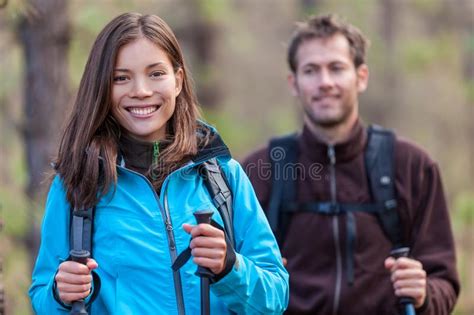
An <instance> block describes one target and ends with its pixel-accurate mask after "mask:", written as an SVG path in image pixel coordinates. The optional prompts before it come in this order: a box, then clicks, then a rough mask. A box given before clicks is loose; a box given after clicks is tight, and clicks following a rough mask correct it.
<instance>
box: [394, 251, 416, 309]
mask: <svg viewBox="0 0 474 315" xmlns="http://www.w3.org/2000/svg"><path fill="white" fill-rule="evenodd" d="M409 253H410V247H399V248H395V249H393V250H392V251H391V252H390V256H392V257H393V258H395V259H398V258H400V257H408V254H409ZM398 303H399V304H400V306H401V307H402V309H403V311H404V315H415V314H416V312H415V306H414V303H415V301H414V300H413V298H411V297H406V296H402V297H401V298H399V299H398Z"/></svg>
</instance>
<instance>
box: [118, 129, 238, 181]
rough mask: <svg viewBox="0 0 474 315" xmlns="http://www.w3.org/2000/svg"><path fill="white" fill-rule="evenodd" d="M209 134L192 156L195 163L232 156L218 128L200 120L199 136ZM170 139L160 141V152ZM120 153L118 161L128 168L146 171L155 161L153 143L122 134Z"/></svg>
mask: <svg viewBox="0 0 474 315" xmlns="http://www.w3.org/2000/svg"><path fill="white" fill-rule="evenodd" d="M206 134H209V141H208V142H207V144H206V145H204V146H201V147H199V149H198V153H197V154H196V155H195V156H194V157H192V161H193V162H194V163H201V162H204V161H207V160H209V159H212V158H215V157H227V158H231V157H232V156H231V154H230V151H229V148H228V147H227V146H226V144H225V143H224V141H223V140H222V138H221V136H220V135H219V134H218V133H217V131H216V129H214V128H213V127H212V126H209V125H207V124H205V123H203V122H199V127H198V131H197V136H198V137H205V136H206ZM169 143H170V142H169V141H166V140H164V141H160V144H159V148H160V152H161V151H163V150H164V149H165V148H166V146H167V145H168V144H169ZM119 147H120V154H119V157H118V158H117V163H118V164H119V165H122V166H124V164H126V166H127V168H130V169H132V170H135V171H138V172H140V173H146V171H147V170H148V169H149V167H150V165H151V164H152V162H153V143H152V142H146V141H141V140H138V139H135V138H132V137H131V136H129V135H126V134H122V136H121V137H120V139H119Z"/></svg>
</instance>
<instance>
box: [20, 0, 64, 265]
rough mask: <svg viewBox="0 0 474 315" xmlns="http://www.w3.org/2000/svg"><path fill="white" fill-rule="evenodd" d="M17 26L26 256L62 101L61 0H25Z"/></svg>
mask: <svg viewBox="0 0 474 315" xmlns="http://www.w3.org/2000/svg"><path fill="white" fill-rule="evenodd" d="M28 3H29V7H28V12H27V13H25V15H24V16H23V17H22V19H21V21H20V23H19V25H18V34H19V38H20V42H21V44H22V47H23V52H24V57H25V63H26V67H25V70H24V71H25V74H24V100H25V103H24V128H23V137H24V144H25V153H26V159H27V169H28V174H29V178H28V183H27V187H26V194H27V196H28V197H29V198H30V200H31V201H33V203H32V206H31V211H32V215H30V216H29V218H30V222H29V227H30V230H29V233H28V235H27V237H26V245H27V248H28V249H29V251H30V253H31V255H32V256H31V257H32V259H34V257H35V256H36V252H37V249H38V246H39V224H38V222H37V220H35V218H37V217H38V216H37V215H34V213H35V212H36V210H37V209H36V208H37V207H35V206H34V204H35V202H39V201H41V200H42V197H43V196H44V188H42V186H43V185H41V183H42V182H43V180H44V179H45V173H46V172H47V171H48V170H50V163H51V158H52V157H53V155H54V152H55V150H56V146H57V143H58V131H59V129H60V127H61V121H62V117H63V115H64V112H65V109H66V107H67V104H68V99H69V84H68V79H69V78H68V70H67V69H68V66H67V54H68V48H69V41H70V26H69V19H68V14H67V3H68V1H64V0H30V1H29V2H28Z"/></svg>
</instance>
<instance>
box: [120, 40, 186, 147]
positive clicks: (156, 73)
mask: <svg viewBox="0 0 474 315" xmlns="http://www.w3.org/2000/svg"><path fill="white" fill-rule="evenodd" d="M182 82H183V70H182V69H181V68H179V69H177V70H176V73H175V71H174V69H173V65H172V64H171V61H170V60H169V58H168V55H167V54H166V52H165V51H163V49H161V48H159V47H158V46H157V45H155V44H153V43H152V42H151V41H150V40H148V39H146V38H144V37H142V38H138V39H136V40H135V41H133V42H131V43H129V44H127V45H125V46H124V47H122V48H121V49H120V51H119V53H118V56H117V62H116V65H115V69H114V84H113V86H112V102H113V107H112V115H113V116H114V117H115V119H117V121H118V122H119V124H120V125H121V126H122V127H123V128H124V129H125V130H127V131H128V132H129V133H131V134H133V135H135V136H136V137H138V138H140V139H141V140H145V141H151V142H154V141H159V140H163V139H164V138H165V134H166V122H167V121H168V120H169V119H170V118H171V116H172V115H173V113H174V109H175V106H176V97H177V96H178V95H179V93H180V92H181V87H182Z"/></svg>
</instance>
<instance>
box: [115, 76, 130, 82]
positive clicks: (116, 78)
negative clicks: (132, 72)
mask: <svg viewBox="0 0 474 315" xmlns="http://www.w3.org/2000/svg"><path fill="white" fill-rule="evenodd" d="M125 80H127V77H126V76H124V75H117V76H115V77H114V81H115V82H121V81H125Z"/></svg>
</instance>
